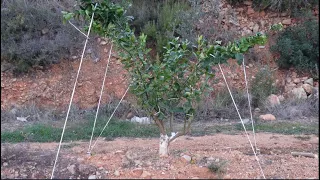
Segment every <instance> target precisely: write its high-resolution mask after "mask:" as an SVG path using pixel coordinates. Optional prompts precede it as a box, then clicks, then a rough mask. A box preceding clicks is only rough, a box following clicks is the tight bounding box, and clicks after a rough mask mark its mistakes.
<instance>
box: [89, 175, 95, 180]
mask: <svg viewBox="0 0 320 180" xmlns="http://www.w3.org/2000/svg"><path fill="white" fill-rule="evenodd" d="M88 179H96V175H90V176H89V177H88Z"/></svg>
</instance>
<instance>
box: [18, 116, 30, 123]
mask: <svg viewBox="0 0 320 180" xmlns="http://www.w3.org/2000/svg"><path fill="white" fill-rule="evenodd" d="M28 117H30V116H27V117H17V120H18V121H22V122H28V121H27V119H28Z"/></svg>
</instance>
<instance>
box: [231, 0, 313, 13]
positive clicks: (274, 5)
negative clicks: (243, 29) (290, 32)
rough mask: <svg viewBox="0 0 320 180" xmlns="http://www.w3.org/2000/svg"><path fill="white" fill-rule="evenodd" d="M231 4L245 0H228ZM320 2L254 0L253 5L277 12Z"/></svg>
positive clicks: (258, 8) (289, 10)
mask: <svg viewBox="0 0 320 180" xmlns="http://www.w3.org/2000/svg"><path fill="white" fill-rule="evenodd" d="M228 2H229V3H230V4H231V5H239V4H242V3H243V2H244V0H228ZM318 4H319V1H317V0H304V1H302V0H253V1H252V6H253V8H255V9H256V10H266V9H270V10H273V11H277V12H284V11H288V12H295V11H297V10H299V9H303V8H310V7H314V6H316V5H318Z"/></svg>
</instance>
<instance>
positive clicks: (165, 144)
mask: <svg viewBox="0 0 320 180" xmlns="http://www.w3.org/2000/svg"><path fill="white" fill-rule="evenodd" d="M159 155H160V157H168V156H169V137H168V135H166V134H160V143H159Z"/></svg>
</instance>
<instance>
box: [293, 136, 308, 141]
mask: <svg viewBox="0 0 320 180" xmlns="http://www.w3.org/2000/svg"><path fill="white" fill-rule="evenodd" d="M294 138H296V139H299V140H301V141H308V140H310V139H311V137H310V136H294Z"/></svg>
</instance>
